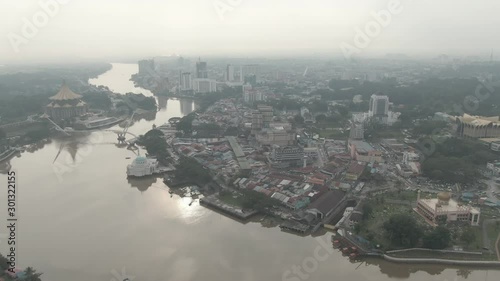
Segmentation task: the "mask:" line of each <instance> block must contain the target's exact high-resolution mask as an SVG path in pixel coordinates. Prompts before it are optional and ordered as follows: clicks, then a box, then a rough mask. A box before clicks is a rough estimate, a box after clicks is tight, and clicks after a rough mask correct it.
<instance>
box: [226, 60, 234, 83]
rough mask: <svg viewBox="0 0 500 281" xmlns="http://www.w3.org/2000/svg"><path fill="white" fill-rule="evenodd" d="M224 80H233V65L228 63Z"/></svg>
mask: <svg viewBox="0 0 500 281" xmlns="http://www.w3.org/2000/svg"><path fill="white" fill-rule="evenodd" d="M226 81H228V82H232V81H234V66H232V65H230V64H228V65H227V67H226Z"/></svg>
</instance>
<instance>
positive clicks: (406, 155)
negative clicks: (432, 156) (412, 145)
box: [403, 151, 420, 164]
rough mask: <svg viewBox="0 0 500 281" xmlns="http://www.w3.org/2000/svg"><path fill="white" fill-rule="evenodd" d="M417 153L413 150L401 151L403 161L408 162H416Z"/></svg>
mask: <svg viewBox="0 0 500 281" xmlns="http://www.w3.org/2000/svg"><path fill="white" fill-rule="evenodd" d="M419 158H420V157H419V156H418V154H416V153H414V152H407V151H405V152H403V163H405V164H409V163H410V162H417V161H418V160H419Z"/></svg>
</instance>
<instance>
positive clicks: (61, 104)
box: [45, 83, 88, 120]
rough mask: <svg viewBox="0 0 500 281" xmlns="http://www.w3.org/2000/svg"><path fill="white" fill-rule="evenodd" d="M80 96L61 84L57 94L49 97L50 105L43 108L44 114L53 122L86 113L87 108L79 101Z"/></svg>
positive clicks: (64, 84)
mask: <svg viewBox="0 0 500 281" xmlns="http://www.w3.org/2000/svg"><path fill="white" fill-rule="evenodd" d="M81 98H82V96H80V95H78V94H76V93H75V92H73V91H71V89H70V88H69V87H68V85H66V83H63V85H62V86H61V89H60V90H59V92H58V93H57V94H56V95H55V96H52V97H50V98H49V99H50V103H49V104H48V105H47V106H46V107H45V114H46V115H47V116H49V117H50V118H52V119H54V120H61V119H69V118H73V117H78V116H82V115H84V114H86V113H87V111H88V106H87V104H86V103H85V102H83V101H82V100H81Z"/></svg>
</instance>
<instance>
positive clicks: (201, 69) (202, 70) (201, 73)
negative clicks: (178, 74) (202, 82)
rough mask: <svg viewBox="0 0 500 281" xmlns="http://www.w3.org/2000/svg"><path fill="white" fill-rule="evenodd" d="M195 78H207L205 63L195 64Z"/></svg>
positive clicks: (198, 62)
mask: <svg viewBox="0 0 500 281" xmlns="http://www.w3.org/2000/svg"><path fill="white" fill-rule="evenodd" d="M196 78H208V70H207V62H205V61H200V60H198V61H197V62H196Z"/></svg>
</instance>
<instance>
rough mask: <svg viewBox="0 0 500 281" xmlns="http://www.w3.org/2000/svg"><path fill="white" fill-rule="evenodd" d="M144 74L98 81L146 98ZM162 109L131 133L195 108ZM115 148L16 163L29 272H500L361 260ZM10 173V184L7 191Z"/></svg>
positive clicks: (88, 275)
mask: <svg viewBox="0 0 500 281" xmlns="http://www.w3.org/2000/svg"><path fill="white" fill-rule="evenodd" d="M136 72H137V65H135V64H113V68H112V69H111V70H109V71H108V72H107V73H105V74H103V75H101V76H99V77H98V78H96V79H92V80H91V81H90V82H91V83H92V84H96V85H105V86H108V87H109V88H110V89H112V90H114V91H119V92H120V93H126V92H135V93H138V92H143V93H146V90H144V89H139V88H136V87H134V85H133V83H132V82H131V81H129V78H130V75H132V74H133V73H136ZM160 104H162V105H161V110H160V111H159V112H158V113H157V114H156V117H155V119H154V120H151V121H146V120H141V121H137V122H135V123H134V125H133V126H132V127H131V128H130V131H131V132H132V133H134V134H143V133H145V132H147V131H148V130H149V129H150V128H151V127H152V125H153V124H156V125H161V124H163V123H165V122H166V121H167V120H168V118H170V117H174V116H183V115H185V114H188V113H189V112H190V111H192V110H193V109H194V108H195V104H194V102H192V101H189V100H175V99H169V100H163V101H160ZM117 128H119V127H118V126H116V127H115V129H117ZM115 143H116V135H115V134H114V133H113V132H108V131H99V132H93V133H91V134H89V135H85V136H80V137H73V138H69V139H54V140H52V141H51V142H50V143H47V144H44V145H41V146H39V147H38V148H36V149H33V150H30V151H29V152H24V153H23V154H22V155H21V156H20V157H16V158H13V159H12V160H10V163H9V164H10V165H11V167H12V168H11V169H12V170H14V171H16V172H17V175H18V176H17V178H18V192H17V198H18V210H17V214H18V215H17V217H18V228H17V230H16V240H17V245H18V248H17V249H18V250H17V256H16V257H17V260H18V263H19V266H20V267H26V266H33V267H34V268H36V269H37V270H38V271H40V272H43V276H42V277H43V280H48V281H69V280H71V281H88V280H106V281H107V280H112V281H122V280H123V279H125V278H127V277H128V278H129V279H130V280H131V281H132V280H136V281H143V280H144V281H147V280H148V281H159V280H162V281H164V280H174V281H188V280H207V281H212V280H213V281H216V280H217V281H219V280H231V281H233V280H242V281H246V280H248V281H250V280H258V281H263V280H266V281H267V280H269V281H270V280H294V281H297V280H345V281H351V280H352V281H358V280H388V279H398V280H401V279H404V280H411V281H419V280H420V281H424V280H425V281H431V280H463V279H465V278H464V277H463V276H464V275H467V276H468V279H469V280H491V281H493V280H499V278H500V272H499V271H493V270H484V269H457V268H447V267H443V266H431V265H425V266H422V265H396V264H390V263H387V262H384V261H381V260H369V261H367V262H363V263H351V262H350V261H349V260H348V259H347V258H346V257H343V256H342V255H341V254H340V253H339V252H337V251H334V252H329V251H328V250H326V249H325V248H323V247H322V246H321V245H322V243H320V242H318V240H319V239H321V240H322V241H327V242H326V243H327V245H330V244H329V243H328V241H329V237H330V234H322V235H320V236H318V237H311V236H308V237H300V236H296V235H293V234H289V233H285V232H281V231H280V229H279V228H277V227H264V226H262V225H261V223H260V222H248V223H245V224H243V223H240V222H238V221H235V220H232V219H230V218H228V217H226V216H223V215H221V214H219V213H216V212H213V211H211V210H208V209H206V208H204V207H202V206H200V205H199V204H198V202H195V203H193V204H192V205H190V203H191V199H190V198H180V197H178V196H176V195H173V196H172V195H170V194H169V193H168V188H167V187H166V186H165V185H164V184H163V183H162V181H161V180H159V179H158V180H156V179H146V180H135V181H129V180H127V177H126V174H125V171H126V166H127V165H128V164H129V163H130V161H132V160H131V159H134V157H135V155H134V153H133V152H131V151H129V150H126V149H124V148H119V147H117V146H116V145H115ZM59 151H61V153H60V154H59V156H58V157H57V159H56V155H57V154H58V152H59ZM126 157H131V159H126ZM4 166H5V165H4ZM3 169H4V170H3V171H0V182H2V186H5V185H6V183H7V175H6V173H5V169H6V168H5V167H3ZM4 190H5V189H4ZM6 195H7V192H6V191H4V192H1V193H0V202H2V203H0V205H1V206H2V211H1V212H0V225H2V227H1V228H0V229H1V230H0V251H1V252H2V253H4V254H5V253H6V252H7V246H8V245H7V243H6V236H5V235H6V228H5V227H4V224H6V219H7V217H6V212H5V211H4V209H5V208H6V207H5V206H6V201H7V196H6ZM327 248H329V246H328V247H327ZM294 266H300V270H301V273H298V274H297V273H293V270H294ZM288 271H289V272H288ZM284 274H285V277H284ZM283 278H285V279H283ZM457 278H458V279H457Z"/></svg>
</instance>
